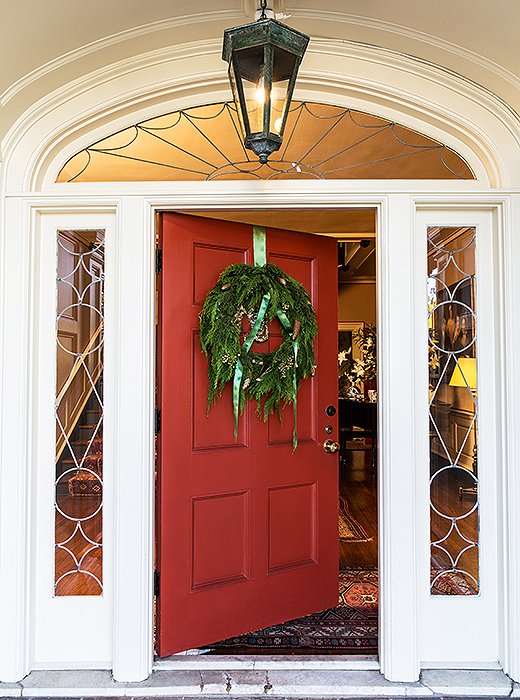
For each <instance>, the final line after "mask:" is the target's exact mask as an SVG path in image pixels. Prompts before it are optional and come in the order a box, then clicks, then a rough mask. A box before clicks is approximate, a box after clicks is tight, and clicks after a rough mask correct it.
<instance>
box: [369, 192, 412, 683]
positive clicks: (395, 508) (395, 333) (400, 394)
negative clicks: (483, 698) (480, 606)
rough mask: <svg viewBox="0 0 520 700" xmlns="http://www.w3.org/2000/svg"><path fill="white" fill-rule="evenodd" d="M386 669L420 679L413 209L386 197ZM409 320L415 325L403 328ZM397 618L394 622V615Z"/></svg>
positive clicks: (393, 676)
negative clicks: (417, 590) (404, 321)
mask: <svg viewBox="0 0 520 700" xmlns="http://www.w3.org/2000/svg"><path fill="white" fill-rule="evenodd" d="M377 228H378V232H379V236H378V253H377V255H378V259H377V265H378V285H377V293H378V310H377V311H378V319H377V327H378V345H379V347H378V355H379V359H378V363H377V364H378V380H377V381H378V387H380V388H379V390H378V396H379V399H380V400H379V406H378V408H379V426H380V428H379V430H378V433H379V448H378V453H379V459H380V471H379V522H380V523H381V530H380V536H379V543H380V554H379V557H380V558H379V567H380V577H381V580H382V581H383V582H384V583H383V586H382V587H381V589H380V601H381V609H380V617H381V624H380V639H379V645H380V654H381V658H380V663H381V670H382V672H383V673H384V675H385V678H387V679H388V680H391V681H404V680H405V679H406V680H408V681H410V680H413V681H415V680H418V678H419V672H420V668H419V653H418V639H417V620H418V611H417V593H416V588H417V559H416V552H417V541H416V536H415V533H416V512H415V511H416V509H415V503H416V500H415V490H416V487H415V479H416V469H415V459H414V457H415V439H416V430H415V392H414V377H413V374H412V373H411V372H410V367H412V366H413V363H414V350H415V325H414V323H413V321H412V319H413V316H414V289H413V274H414V268H413V262H414V260H413V241H414V236H413V203H412V198H411V197H409V196H406V195H395V196H391V197H389V198H388V200H387V202H386V203H385V206H384V207H382V209H381V213H380V217H379V221H378V227H377ZM403 319H410V320H411V321H410V323H402V320H403ZM397 611H399V612H398V614H397V615H396V612H397Z"/></svg>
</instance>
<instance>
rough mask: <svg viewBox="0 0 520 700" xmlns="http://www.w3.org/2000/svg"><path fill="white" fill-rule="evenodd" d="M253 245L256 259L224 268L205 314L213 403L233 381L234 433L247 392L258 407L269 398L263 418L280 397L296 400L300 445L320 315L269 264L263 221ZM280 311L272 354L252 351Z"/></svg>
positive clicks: (202, 324)
mask: <svg viewBox="0 0 520 700" xmlns="http://www.w3.org/2000/svg"><path fill="white" fill-rule="evenodd" d="M253 252H254V266H251V265H245V264H244V263H238V264H236V265H230V266H229V267H227V268H226V269H225V270H224V271H223V272H222V273H221V275H220V277H219V280H218V282H217V284H216V285H215V286H214V287H213V289H212V290H211V291H210V292H209V293H208V295H207V297H206V300H205V302H204V306H203V309H202V312H201V314H200V343H201V347H202V350H203V351H204V352H205V353H206V355H208V357H209V367H208V376H209V390H208V410H209V408H210V407H211V405H212V403H213V402H214V400H215V399H216V398H217V396H221V395H222V390H223V388H224V386H225V385H226V384H227V383H228V382H229V381H232V382H233V388H232V396H233V415H234V433H235V440H236V438H237V432H238V421H239V416H240V413H241V412H242V411H243V409H244V405H245V401H246V399H247V398H251V399H255V400H256V401H257V411H258V413H261V412H262V402H263V414H264V420H266V419H267V417H268V415H269V413H270V412H272V411H276V412H277V413H278V414H279V415H281V408H280V404H281V403H282V402H283V403H284V404H287V403H292V404H293V412H294V429H293V448H294V449H296V446H297V445H298V436H297V409H296V405H297V393H298V387H299V383H300V381H301V380H302V379H304V378H305V377H308V376H309V375H311V374H314V369H315V365H314V352H313V340H314V337H315V336H316V333H317V330H318V328H317V323H316V317H315V314H314V309H313V308H312V303H311V300H310V297H309V295H308V293H307V291H306V290H305V288H304V287H303V286H302V285H301V284H300V283H299V282H297V281H296V280H294V279H293V278H292V277H289V275H287V274H285V272H283V270H281V269H280V268H279V267H277V266H276V265H273V264H272V263H267V261H266V233H265V229H264V228H263V227H259V226H255V227H253ZM256 309H258V311H257V310H256ZM244 315H245V316H247V318H248V319H249V320H250V322H251V330H250V332H249V334H248V335H247V337H246V339H245V341H244V343H243V345H240V337H241V334H242V319H243V316H244ZM274 318H278V320H279V322H280V325H281V327H282V336H283V341H282V343H281V345H280V346H279V347H278V348H277V349H276V350H274V351H271V352H267V353H256V352H251V347H252V345H253V343H254V342H255V341H256V342H263V341H265V340H267V338H268V335H269V331H268V324H269V322H270V321H272V320H273V319H274Z"/></svg>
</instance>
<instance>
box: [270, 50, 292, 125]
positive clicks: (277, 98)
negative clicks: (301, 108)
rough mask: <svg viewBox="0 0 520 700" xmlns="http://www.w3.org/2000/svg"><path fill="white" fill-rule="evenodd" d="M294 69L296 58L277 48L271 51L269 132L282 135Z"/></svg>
mask: <svg viewBox="0 0 520 700" xmlns="http://www.w3.org/2000/svg"><path fill="white" fill-rule="evenodd" d="M295 69H296V56H295V55H294V54H292V53H289V52H288V51H284V49H280V48H278V47H277V46H275V47H274V51H273V86H272V90H271V114H270V123H269V131H270V132H271V133H272V134H278V135H281V134H282V130H283V126H284V121H285V114H286V112H287V111H288V109H289V106H290V95H289V87H290V86H291V78H292V76H293V74H294V71H295Z"/></svg>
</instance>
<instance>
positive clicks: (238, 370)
mask: <svg viewBox="0 0 520 700" xmlns="http://www.w3.org/2000/svg"><path fill="white" fill-rule="evenodd" d="M266 249H267V246H266V234H265V228H264V227H263V226H253V258H254V264H255V267H262V266H263V265H265V264H266V262H267V250H266ZM270 300H271V295H270V293H269V292H267V294H264V296H263V298H262V302H261V304H260V309H259V311H258V315H257V317H256V320H255V322H254V325H253V327H252V328H251V331H250V332H249V335H248V336H247V338H246V340H245V342H244V344H243V345H242V351H241V352H242V353H247V352H249V350H250V349H251V346H252V345H253V343H254V340H255V338H256V334H257V333H258V331H259V330H260V326H261V325H262V321H263V320H264V317H265V314H266V312H267V307H268V306H269V302H270ZM277 316H278V319H279V321H280V323H281V324H282V326H283V327H284V329H285V331H286V332H287V333H291V334H292V333H293V327H292V326H291V322H290V321H289V319H288V318H287V316H286V315H285V314H284V312H283V311H281V310H279V311H278V312H277ZM291 343H292V346H293V353H294V371H293V407H294V429H293V450H295V449H296V447H297V445H298V435H297V432H296V393H297V391H298V385H297V382H296V368H297V367H298V340H297V339H296V338H291ZM243 375H244V365H243V364H242V361H241V360H240V358H239V359H238V360H237V364H236V367H235V376H234V377H233V414H234V418H235V425H234V433H235V440H236V439H237V435H238V417H239V413H240V387H241V386H242V378H243Z"/></svg>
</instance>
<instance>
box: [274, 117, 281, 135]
mask: <svg viewBox="0 0 520 700" xmlns="http://www.w3.org/2000/svg"><path fill="white" fill-rule="evenodd" d="M274 130H275V131H276V133H277V134H279V133H280V131H281V130H282V118H281V117H278V119H277V120H276V121H275V123H274Z"/></svg>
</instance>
